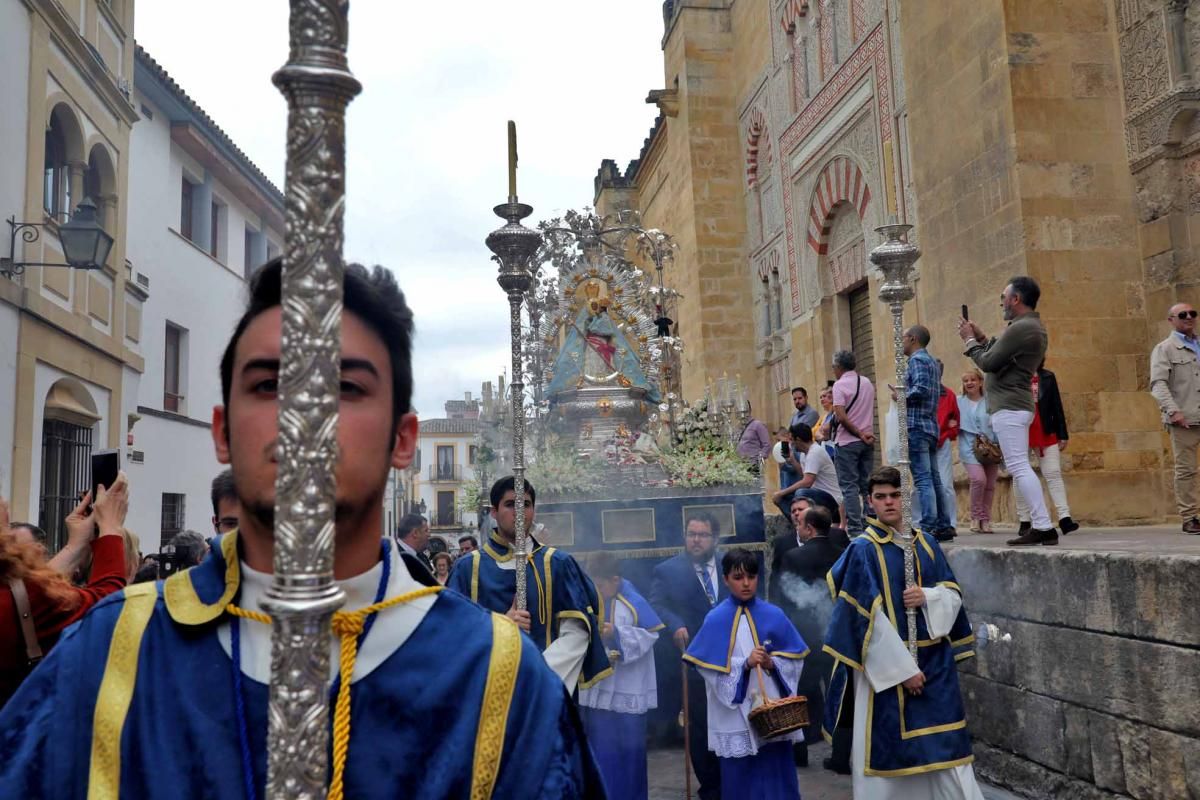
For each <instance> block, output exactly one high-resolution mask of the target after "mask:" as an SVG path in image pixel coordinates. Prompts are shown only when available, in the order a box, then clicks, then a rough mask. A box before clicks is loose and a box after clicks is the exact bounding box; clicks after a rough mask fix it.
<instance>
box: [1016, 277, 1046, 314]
mask: <svg viewBox="0 0 1200 800" xmlns="http://www.w3.org/2000/svg"><path fill="white" fill-rule="evenodd" d="M1008 285H1009V286H1011V287H1012V288H1013V292H1014V293H1016V294H1018V295H1020V297H1021V302H1022V303H1024V304H1025V305H1027V306H1029V307H1030V308H1037V304H1038V300H1040V299H1041V298H1042V289H1041V287H1040V286H1038V284H1037V281H1035V280H1034V279H1033V278H1031V277H1029V276H1028V275H1018V276H1016V277H1015V278H1013V279H1011V280H1010V281H1009V282H1008Z"/></svg>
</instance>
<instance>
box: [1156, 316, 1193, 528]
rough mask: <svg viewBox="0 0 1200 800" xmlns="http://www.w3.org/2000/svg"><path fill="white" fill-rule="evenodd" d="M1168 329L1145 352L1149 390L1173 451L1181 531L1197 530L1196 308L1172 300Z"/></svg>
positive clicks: (1176, 500)
mask: <svg viewBox="0 0 1200 800" xmlns="http://www.w3.org/2000/svg"><path fill="white" fill-rule="evenodd" d="M1167 320H1168V321H1169V322H1170V323H1171V327H1172V328H1174V329H1175V330H1173V331H1172V332H1171V335H1170V336H1168V337H1167V338H1166V339H1163V340H1162V341H1161V342H1159V343H1158V344H1156V345H1155V346H1154V350H1153V352H1151V353H1150V394H1152V395H1154V399H1155V400H1156V401H1158V408H1159V410H1160V411H1162V418H1163V424H1164V425H1166V426H1167V432H1168V433H1170V434H1171V450H1172V452H1173V453H1174V455H1175V502H1176V504H1178V506H1179V516H1180V517H1182V518H1183V532H1184V533H1190V534H1200V505H1197V500H1196V448H1197V447H1198V446H1200V341H1197V339H1196V310H1195V309H1194V308H1192V307H1191V306H1190V305H1188V304H1187V303H1176V304H1175V305H1173V306H1171V310H1170V311H1169V312H1167Z"/></svg>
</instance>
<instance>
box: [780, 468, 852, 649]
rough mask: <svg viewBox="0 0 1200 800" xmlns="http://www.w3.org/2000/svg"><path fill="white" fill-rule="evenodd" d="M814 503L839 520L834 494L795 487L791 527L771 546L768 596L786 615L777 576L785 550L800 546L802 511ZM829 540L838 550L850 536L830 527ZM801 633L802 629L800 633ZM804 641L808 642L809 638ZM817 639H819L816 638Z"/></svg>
mask: <svg viewBox="0 0 1200 800" xmlns="http://www.w3.org/2000/svg"><path fill="white" fill-rule="evenodd" d="M813 507H818V508H824V509H825V510H826V511H828V512H829V514H830V518H831V519H832V520H833V524H834V525H837V524H838V523H839V522H840V518H839V517H838V503H837V500H834V499H833V495H831V494H830V493H829V492H826V491H823V490H821V489H813V488H808V489H797V490H796V492H795V493H794V494H793V496H792V500H791V507H790V508H791V518H792V527H791V528H790V529H789V530H788V531H786V532H785V533H781V534H779V535H777V536H776V537H775V541H774V543H773V545H772V547H771V580H770V581H769V584H768V589H767V600H768V601H770V602H771V603H774V604H775V605H777V606H779V607H780V608H782V609H783V611H784V613H785V614H787V615H788V617H789V618H792V616H793V615H792V611H793V609H792V607H791V601H790V600H789V599H788V598H787V597H786V596H785V595H784V593H783V591H782V590H781V589H780V587H781V586H782V583H781V582H780V581H779V579H778V576H780V575H782V574H783V564H784V559H785V558H787V555H788V553H790V552H791V551H792V550H795V549H796V548H797V547H799V546H800V534H799V530H800V523H801V520H802V519H803V517H804V512H805V511H807V510H808V509H810V508H813ZM829 541H830V542H832V543H833V545H834V546H835V547H836V548H837V549H838V551H839V552H840V551H842V550H844V549H846V546H847V545H849V544H850V537H849V536H848V535H847V534H846V531H845V530H844V529H842V528H837V527H831V528H830V529H829ZM803 633H804V632H803V631H801V634H803ZM822 633H824V631H822ZM804 641H806V642H807V641H808V639H805V640H804ZM817 641H820V640H819V639H818V640H817ZM810 644H811V642H810Z"/></svg>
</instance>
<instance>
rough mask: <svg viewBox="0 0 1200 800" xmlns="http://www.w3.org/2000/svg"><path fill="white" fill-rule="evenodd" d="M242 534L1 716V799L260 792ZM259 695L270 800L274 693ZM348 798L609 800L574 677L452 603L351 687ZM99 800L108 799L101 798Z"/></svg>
mask: <svg viewBox="0 0 1200 800" xmlns="http://www.w3.org/2000/svg"><path fill="white" fill-rule="evenodd" d="M239 572H240V570H239V564H238V560H237V544H236V535H234V534H228V535H226V536H225V537H223V538H222V539H221V540H220V544H219V545H218V546H215V547H214V548H213V551H212V553H210V555H209V556H208V557H207V558H206V559H205V561H204V562H203V563H201V564H200V565H199V566H197V567H194V568H193V569H191V570H188V571H186V572H182V573H179V574H177V575H175V576H172V577H171V578H170V579H169V580H167V581H166V582H165V584H163V583H158V584H155V583H146V584H138V585H135V586H131V587H129V588H127V589H126V590H125V591H123V592H119V593H117V594H115V595H111V596H110V597H108V598H106V599H105V600H103V601H102V602H100V603H98V604H97V605H96V607H95V608H94V609H93V610H92V611H91V612H90V613H89V614H88V615H87V616H85V617H84V618H83V620H81V621H80V622H79V623H77V624H76V625H74V626H72V627H71V628H69V629H67V631H66V632H65V633H64V634H63V636H62V638H61V639H60V641H59V643H58V645H57V646H56V647H55V648H54V650H53V651H51V653H50V655H49V656H48V657H47V658H46V659H45V660H44V661H43V662H42V663H41V664H40V665H39V666H38V668H37V669H36V670H35V671H34V673H33V674H32V675H31V676H30V677H29V678H28V679H27V680H26V681H25V683H24V684H23V685H22V686H21V688H20V690H19V691H18V692H17V694H15V695H14V696H13V697H12V699H11V700H10V701H9V703H8V704H7V705H5V707H4V708H3V710H2V711H0V787H2V788H0V795H2V796H3V797H37V798H40V799H41V800H51V799H52V798H64V799H65V798H83V797H89V796H99V797H117V796H120V797H138V798H170V799H171V800H179V799H180V798H182V799H183V800H191V798H196V799H197V800H199V798H213V797H220V798H241V797H244V796H245V791H244V788H243V774H242V766H241V764H242V761H241V752H240V749H239V745H238V723H237V717H236V712H235V703H234V690H233V676H232V666H231V662H230V658H229V656H228V655H226V653H225V651H224V650H223V649H222V648H221V645H220V643H219V641H218V640H217V628H218V627H219V625H220V624H221V622H222V621H223V619H224V618H225V617H226V612H225V611H224V609H225V606H226V604H227V603H228V602H230V601H233V600H235V599H236V597H237V593H238V584H239ZM242 685H243V692H244V695H243V696H244V699H245V713H246V718H247V723H248V724H247V728H248V732H249V745H250V751H251V763H252V767H253V772H254V780H255V783H256V784H257V796H258V797H262V796H263V794H264V786H265V781H266V730H267V691H268V688H267V686H266V685H264V684H261V683H257V682H255V681H253V680H251V679H250V678H249V677H248V676H245V675H243V677H242ZM351 707H352V713H351V719H352V727H351V734H350V746H349V754H348V760H347V764H346V772H345V794H346V797H356V798H359V797H361V798H370V797H379V798H384V797H387V798H391V797H408V798H424V799H425V800H435V798H464V800H465V798H473V797H476V796H491V797H496V798H502V797H536V798H546V799H547V800H549V798H558V797H573V798H593V797H595V798H602V797H603V796H604V790H603V788H602V782H601V779H600V777H599V775H598V773H597V772H596V770H595V766H594V763H593V761H592V757H591V754H590V752H589V750H588V747H587V744H586V742H585V741H584V739H583V733H582V726H581V724H580V721H579V718H578V714H577V711H576V709H575V705H574V703H572V702H571V701H570V698H569V697H567V695H566V691H565V690H564V688H563V685H562V681H560V680H559V679H558V677H557V676H556V675H555V674H554V673H553V672H552V671H550V669H549V668H547V667H546V665H545V663H544V661H543V659H542V657H541V655H540V654H539V653H538V651H537V650H536V648H534V647H533V646H532V645H531V644H530V643H529V642H528V641H526V639H525V637H522V636H520V635H519V633H518V631H517V628H516V627H515V626H514V625H512V624H511V622H509V621H508V620H506V619H503V618H501V617H499V616H498V615H494V614H488V613H486V612H484V611H483V610H481V609H480V608H478V607H477V606H475V605H473V604H471V603H469V602H467V601H466V600H465V599H464V598H462V597H460V596H458V595H456V594H454V593H453V592H442V593H440V594H439V595H438V596H437V600H436V602H434V604H433V605H432V607H431V608H430V610H429V611H428V613H427V614H426V615H425V617H424V619H423V620H422V621H421V623H420V624H419V625H418V626H417V628H416V630H414V631H413V633H412V635H411V636H410V637H409V638H408V639H407V640H406V641H405V642H404V644H403V645H401V646H400V647H399V648H398V649H397V650H396V651H395V652H393V653H392V654H391V655H390V656H389V657H388V658H387V659H386V660H385V661H384V662H383V663H382V664H381V665H380V666H379V667H377V668H376V669H375V670H373V671H372V672H371V673H370V674H369V675H367V676H365V677H363V678H362V679H361V680H359V681H356V682H355V683H354V684H353V685H352V687H351ZM89 791H90V792H91V793H92V794H89Z"/></svg>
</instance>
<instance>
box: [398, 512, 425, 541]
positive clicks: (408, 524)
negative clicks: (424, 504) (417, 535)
mask: <svg viewBox="0 0 1200 800" xmlns="http://www.w3.org/2000/svg"><path fill="white" fill-rule="evenodd" d="M424 525H425V518H424V517H422V516H421V515H420V514H405V515H404V516H403V517H401V518H400V524H399V525H397V526H396V537H397V538H398V539H407V538H408V535H409V534H410V533H412V532H413V531H415V530H416V529H417V528H420V527H422V526H424Z"/></svg>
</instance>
